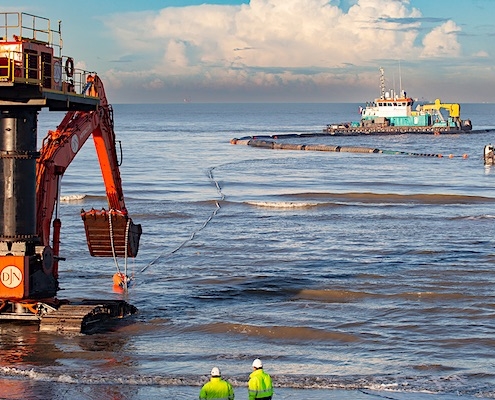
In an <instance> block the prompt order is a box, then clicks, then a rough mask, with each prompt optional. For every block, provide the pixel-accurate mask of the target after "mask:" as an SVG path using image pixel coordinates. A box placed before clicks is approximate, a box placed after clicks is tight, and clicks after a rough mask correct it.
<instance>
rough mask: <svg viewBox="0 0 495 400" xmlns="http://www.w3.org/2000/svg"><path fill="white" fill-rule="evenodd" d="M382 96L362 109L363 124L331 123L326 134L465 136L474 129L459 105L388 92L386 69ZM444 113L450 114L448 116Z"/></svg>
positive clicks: (381, 70) (381, 77)
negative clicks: (426, 101)
mask: <svg viewBox="0 0 495 400" xmlns="http://www.w3.org/2000/svg"><path fill="white" fill-rule="evenodd" d="M380 88H381V95H380V97H379V98H377V99H375V101H374V102H371V103H368V104H366V107H365V108H363V107H360V109H359V111H360V114H361V119H360V121H357V122H348V123H340V124H329V125H327V126H326V128H324V129H323V132H326V133H329V134H331V135H367V134H398V133H432V134H440V133H462V132H467V131H471V130H472V125H471V121H470V120H468V119H467V120H462V119H461V106H460V105H459V104H445V103H442V102H441V101H440V99H436V100H435V102H434V103H433V104H423V105H421V104H418V105H417V106H416V108H415V109H414V108H413V106H414V99H412V98H411V97H409V96H407V94H406V92H405V91H404V90H402V88H401V89H400V93H399V94H397V93H395V91H394V90H390V91H389V92H386V91H385V79H384V71H383V68H380ZM441 110H446V111H448V116H444V115H443V114H442V112H441Z"/></svg>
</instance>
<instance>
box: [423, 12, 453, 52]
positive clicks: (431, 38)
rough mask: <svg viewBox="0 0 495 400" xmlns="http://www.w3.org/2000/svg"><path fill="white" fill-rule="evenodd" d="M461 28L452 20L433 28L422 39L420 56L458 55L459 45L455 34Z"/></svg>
mask: <svg viewBox="0 0 495 400" xmlns="http://www.w3.org/2000/svg"><path fill="white" fill-rule="evenodd" d="M460 31H461V29H460V28H459V27H458V26H457V25H456V24H455V23H454V22H453V21H447V22H445V23H444V24H442V25H441V26H439V27H436V28H434V29H433V30H432V31H431V32H430V33H428V34H427V35H426V36H425V38H424V39H423V46H424V48H423V51H422V53H421V57H423V58H433V57H458V56H459V55H460V53H461V46H460V44H459V43H458V41H457V34H458V32H460Z"/></svg>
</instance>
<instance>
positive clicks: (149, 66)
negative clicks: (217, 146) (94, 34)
mask: <svg viewBox="0 0 495 400" xmlns="http://www.w3.org/2000/svg"><path fill="white" fill-rule="evenodd" d="M334 4H335V3H334V2H333V1H329V0H251V1H250V3H249V4H243V5H240V6H220V5H199V6H188V7H168V8H164V9H162V10H161V11H160V12H157V13H153V12H143V13H133V14H118V15H114V16H113V17H111V18H108V19H107V20H106V21H107V24H108V27H109V28H110V29H111V31H112V32H113V34H114V36H115V38H116V40H117V41H118V42H119V43H120V46H121V47H122V51H123V52H125V53H126V54H128V53H129V52H131V53H133V55H134V57H133V59H134V60H136V59H137V60H141V61H134V62H132V63H126V64H125V65H124V64H123V65H120V66H119V68H127V69H126V72H125V73H122V74H123V75H122V78H124V77H125V78H126V79H128V77H129V75H130V74H133V73H135V75H136V76H135V79H133V81H134V82H135V83H136V85H141V86H143V87H148V88H150V87H156V88H161V86H162V84H159V85H157V84H156V83H157V82H161V83H163V84H164V85H179V84H180V82H181V81H184V82H185V81H186V80H187V83H188V84H191V82H194V84H195V85H197V87H214V88H218V87H238V88H242V87H256V86H260V87H261V86H263V87H281V86H284V85H288V84H291V83H296V84H298V83H305V84H311V83H313V84H327V85H331V84H333V83H338V84H340V85H346V84H354V82H355V81H356V80H359V79H363V80H364V81H366V80H370V82H371V81H372V82H373V85H375V86H376V77H377V72H376V71H377V70H378V67H379V61H377V60H399V59H401V60H405V61H407V60H417V59H419V58H420V57H422V58H436V57H439V56H441V57H457V56H459V55H460V50H461V49H460V44H459V42H458V40H457V33H458V32H459V31H460V28H459V27H458V26H457V25H456V24H455V23H454V22H452V21H447V22H445V23H443V24H442V25H440V26H438V27H435V28H433V30H431V31H430V32H429V33H427V34H426V35H425V37H424V39H423V42H422V45H421V44H420V43H421V40H420V39H421V38H420V33H421V31H420V30H421V28H422V26H421V22H420V21H421V19H420V17H421V13H420V11H419V10H417V9H415V8H412V7H411V6H410V3H409V0H357V1H356V3H355V4H354V5H353V6H351V7H350V8H349V10H348V12H344V11H343V10H342V9H341V8H339V7H338V6H337V5H334ZM349 65H354V66H364V67H366V68H370V67H371V68H372V69H373V78H370V77H367V76H364V77H361V78H359V79H358V78H357V77H356V75H354V74H352V73H349V70H348V69H347V71H346V74H340V73H339V71H340V70H341V69H343V68H344V69H345V68H346V66H349ZM142 71H145V72H146V73H145V74H143V73H142ZM336 71H337V72H336ZM119 74H121V72H118V71H117V70H113V71H112V80H113V79H118V78H119ZM148 80H149V82H155V84H151V83H149V82H147V81H148Z"/></svg>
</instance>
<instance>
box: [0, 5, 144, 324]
mask: <svg viewBox="0 0 495 400" xmlns="http://www.w3.org/2000/svg"><path fill="white" fill-rule="evenodd" d="M45 107H46V108H48V109H49V110H50V111H65V112H66V115H65V117H64V118H63V120H62V122H61V123H60V125H59V126H58V127H57V129H56V130H54V131H49V132H48V135H47V136H46V137H45V139H44V140H43V143H42V147H41V149H40V150H38V149H37V117H38V113H39V111H40V110H41V109H42V108H45ZM90 136H92V137H93V141H94V144H95V148H96V153H97V156H98V160H99V163H100V167H101V172H102V176H103V182H104V185H105V188H106V194H107V199H108V210H105V209H102V210H94V209H91V210H89V211H84V210H83V211H81V217H82V219H83V221H84V226H85V231H86V239H87V242H88V247H89V251H90V254H91V255H92V256H96V257H114V258H116V257H126V258H127V257H131V258H132V257H136V256H137V253H138V248H139V239H140V236H141V233H142V230H141V225H137V224H134V223H133V221H132V219H131V218H130V216H129V215H128V211H127V208H126V206H125V202H124V194H123V189H122V182H121V177H120V171H119V163H118V159H117V152H116V139H115V132H114V123H113V110H112V107H111V105H110V104H109V103H108V101H107V98H106V95H105V90H104V86H103V82H102V81H101V79H100V78H99V76H98V75H97V74H96V73H94V72H89V71H85V70H80V69H76V68H75V67H74V60H73V58H71V57H67V56H64V55H62V37H61V25H60V22H59V24H58V27H57V29H52V27H51V24H50V20H48V19H46V18H43V17H38V16H35V15H31V14H27V13H15V12H4V13H0V320H33V321H38V322H39V323H40V330H47V331H60V332H66V331H69V332H74V331H77V332H83V333H90V332H91V331H93V330H95V329H98V327H99V326H103V325H105V324H106V323H107V322H108V321H109V320H113V319H119V318H122V317H124V316H127V315H130V314H134V313H135V312H136V311H137V310H136V308H135V307H134V306H132V305H130V304H128V303H127V302H125V301H123V300H85V301H80V302H77V303H76V302H71V301H69V300H59V299H57V297H56V294H57V291H58V290H59V283H58V263H59V261H60V260H62V259H63V258H62V257H61V256H60V254H59V253H60V234H61V221H60V219H59V218H58V203H59V197H60V184H61V178H62V176H63V174H64V173H65V171H66V169H67V167H68V166H69V164H70V163H71V162H72V160H73V159H74V157H75V156H76V154H77V153H78V151H79V150H80V149H81V147H82V146H83V145H84V144H85V143H86V140H87V139H88V138H89V137H90ZM54 214H55V215H54ZM52 228H53V229H52ZM123 284H126V282H125V279H124V282H123Z"/></svg>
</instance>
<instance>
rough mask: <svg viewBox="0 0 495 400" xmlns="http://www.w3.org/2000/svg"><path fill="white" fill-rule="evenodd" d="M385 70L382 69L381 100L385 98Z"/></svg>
mask: <svg viewBox="0 0 495 400" xmlns="http://www.w3.org/2000/svg"><path fill="white" fill-rule="evenodd" d="M383 74H384V71H383V68H382V67H380V91H381V99H382V100H383V99H384V98H385V77H384V75H383Z"/></svg>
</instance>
